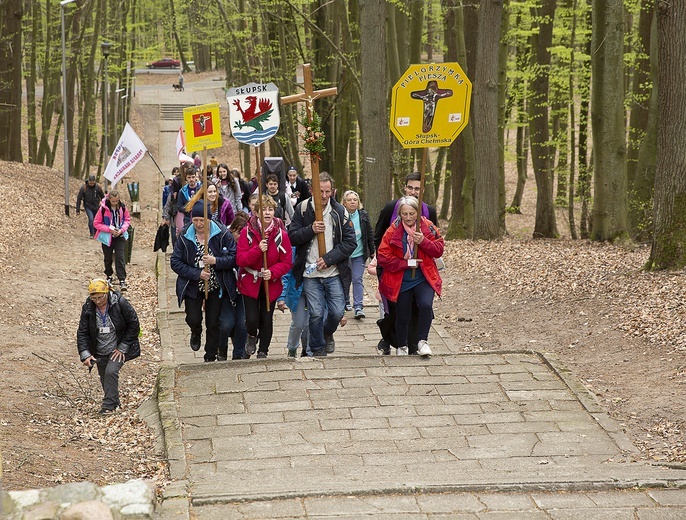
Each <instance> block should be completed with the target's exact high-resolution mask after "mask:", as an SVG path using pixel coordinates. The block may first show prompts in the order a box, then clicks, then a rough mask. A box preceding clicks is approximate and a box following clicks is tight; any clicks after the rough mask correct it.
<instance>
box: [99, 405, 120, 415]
mask: <svg viewBox="0 0 686 520" xmlns="http://www.w3.org/2000/svg"><path fill="white" fill-rule="evenodd" d="M116 411H117V409H116V408H104V407H103V408H100V411H99V412H98V413H99V414H100V415H111V414H113V413H114V412H116Z"/></svg>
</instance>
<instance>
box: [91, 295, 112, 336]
mask: <svg viewBox="0 0 686 520" xmlns="http://www.w3.org/2000/svg"><path fill="white" fill-rule="evenodd" d="M109 308H110V304H109V303H108V304H107V307H105V312H104V313H102V314H100V309H98V308H96V309H95V310H96V311H97V312H98V316H100V322H101V325H100V326H99V327H98V332H99V333H100V334H109V333H110V332H111V330H110V327H108V326H107V311H108V310H109Z"/></svg>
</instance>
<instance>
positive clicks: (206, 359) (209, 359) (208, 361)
mask: <svg viewBox="0 0 686 520" xmlns="http://www.w3.org/2000/svg"><path fill="white" fill-rule="evenodd" d="M204 361H205V363H212V362H213V361H215V358H204Z"/></svg>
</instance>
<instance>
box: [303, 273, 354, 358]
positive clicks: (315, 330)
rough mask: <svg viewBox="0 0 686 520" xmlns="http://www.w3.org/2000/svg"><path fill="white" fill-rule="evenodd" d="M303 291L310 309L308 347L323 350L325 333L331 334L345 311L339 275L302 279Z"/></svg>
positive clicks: (315, 350) (313, 349)
mask: <svg viewBox="0 0 686 520" xmlns="http://www.w3.org/2000/svg"><path fill="white" fill-rule="evenodd" d="M303 292H304V293H305V296H306V297H307V308H308V309H309V311H310V320H309V322H310V345H309V346H310V349H311V350H312V352H315V353H316V352H318V351H322V350H324V348H325V347H326V340H325V339H324V335H325V334H327V335H328V334H333V333H334V332H336V329H337V328H338V324H339V323H340V321H341V318H343V314H344V313H345V295H344V294H343V284H342V283H341V278H340V276H330V277H328V278H305V279H303Z"/></svg>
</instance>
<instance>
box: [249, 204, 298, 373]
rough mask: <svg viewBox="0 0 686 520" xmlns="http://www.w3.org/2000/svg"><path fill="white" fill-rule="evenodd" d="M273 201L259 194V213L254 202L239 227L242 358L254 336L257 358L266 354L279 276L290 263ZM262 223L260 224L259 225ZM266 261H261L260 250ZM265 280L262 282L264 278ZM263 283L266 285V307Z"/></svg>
mask: <svg viewBox="0 0 686 520" xmlns="http://www.w3.org/2000/svg"><path fill="white" fill-rule="evenodd" d="M275 209H276V201H275V200H274V199H272V198H271V197H270V196H268V195H262V213H260V212H259V210H258V209H257V204H255V210H256V211H255V214H254V215H253V216H252V217H250V220H249V221H248V224H247V225H246V226H245V227H244V228H243V229H242V230H241V236H240V238H239V239H238V247H237V250H236V265H238V267H239V269H238V290H239V291H240V292H241V294H242V295H243V302H244V304H245V325H246V328H247V329H248V342H247V344H246V346H245V356H244V357H245V359H247V358H249V357H250V356H251V355H253V354H254V353H255V350H256V346H257V338H258V336H259V339H260V350H259V352H258V353H257V357H258V358H266V357H267V352H268V351H269V343H270V342H271V340H272V325H273V318H274V307H276V304H275V302H276V299H277V298H278V297H279V296H280V295H281V291H282V289H283V286H282V285H281V277H282V276H283V275H285V274H286V273H287V272H288V271H290V270H291V266H292V265H293V260H292V254H291V242H290V240H289V239H288V232H287V231H286V227H285V226H284V224H283V221H282V220H281V219H279V218H276V217H274V211H275ZM263 226H264V227H263ZM265 252H266V253H267V265H266V267H265V265H264V253H265ZM265 280H266V281H267V283H266V284H265V282H264V281H265ZM265 285H267V286H268V294H269V296H268V297H269V310H267V296H266V295H265V294H266V293H265Z"/></svg>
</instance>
